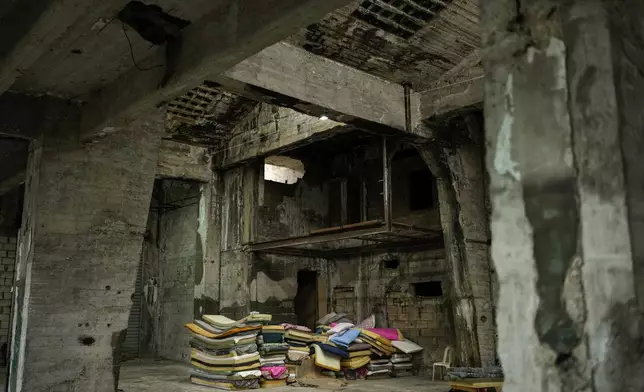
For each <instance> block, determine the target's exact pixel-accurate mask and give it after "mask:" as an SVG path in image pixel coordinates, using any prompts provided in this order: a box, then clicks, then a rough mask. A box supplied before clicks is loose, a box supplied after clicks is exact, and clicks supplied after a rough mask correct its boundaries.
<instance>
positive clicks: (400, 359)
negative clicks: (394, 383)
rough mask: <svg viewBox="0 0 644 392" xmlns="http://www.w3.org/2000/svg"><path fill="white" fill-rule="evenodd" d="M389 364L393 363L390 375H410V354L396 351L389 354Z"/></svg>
mask: <svg viewBox="0 0 644 392" xmlns="http://www.w3.org/2000/svg"><path fill="white" fill-rule="evenodd" d="M391 364H392V365H393V370H392V372H391V375H392V376H394V377H405V376H411V374H412V363H411V355H409V354H401V353H396V354H394V355H392V356H391Z"/></svg>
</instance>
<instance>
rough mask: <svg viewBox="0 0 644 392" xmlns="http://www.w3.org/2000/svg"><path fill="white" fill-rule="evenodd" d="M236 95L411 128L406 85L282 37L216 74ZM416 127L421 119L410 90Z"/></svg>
mask: <svg viewBox="0 0 644 392" xmlns="http://www.w3.org/2000/svg"><path fill="white" fill-rule="evenodd" d="M214 81H215V82H217V83H219V84H220V85H222V86H223V87H224V88H225V89H227V90H229V91H231V92H234V93H236V94H239V95H242V96H245V97H248V98H252V99H256V100H260V101H264V102H268V103H273V104H277V105H280V106H286V107H290V108H293V109H296V110H298V111H301V112H304V113H306V114H310V115H313V116H322V115H324V116H327V117H329V118H330V119H332V120H334V121H338V122H342V123H346V124H351V125H354V126H357V127H360V128H365V129H370V130H379V129H380V130H383V131H385V132H386V131H387V130H388V131H389V132H391V131H406V115H405V89H404V88H403V86H402V85H400V84H397V83H392V82H389V81H386V80H384V79H381V78H379V77H377V76H374V75H372V74H369V73H367V72H363V71H360V70H358V69H355V68H352V67H349V66H347V65H344V64H341V63H338V62H336V61H333V60H330V59H328V58H326V57H322V56H317V55H315V54H312V53H310V52H308V51H306V50H304V49H302V48H298V47H296V46H293V45H291V44H288V43H285V42H280V43H277V44H275V45H273V46H270V47H268V48H266V49H264V50H262V51H261V52H259V53H258V54H256V55H254V56H252V57H250V58H248V59H246V60H244V61H242V62H241V63H239V64H237V65H236V66H234V67H232V68H231V69H230V70H228V71H227V72H225V73H224V74H222V75H221V76H218V77H216V78H215V79H214ZM410 111H411V129H412V132H413V130H415V129H417V127H416V126H415V125H416V124H417V123H418V122H419V120H420V99H419V95H418V94H415V93H413V92H410Z"/></svg>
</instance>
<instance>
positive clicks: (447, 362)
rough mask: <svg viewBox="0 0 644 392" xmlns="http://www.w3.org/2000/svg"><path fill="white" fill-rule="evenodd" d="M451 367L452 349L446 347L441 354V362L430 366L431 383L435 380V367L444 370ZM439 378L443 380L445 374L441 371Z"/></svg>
mask: <svg viewBox="0 0 644 392" xmlns="http://www.w3.org/2000/svg"><path fill="white" fill-rule="evenodd" d="M451 365H452V347H451V346H447V347H445V352H444V353H443V361H442V362H435V363H434V365H433V366H432V381H434V380H435V379H436V378H435V377H436V367H439V368H445V370H447V369H449V368H450V367H451ZM441 376H443V377H442V378H443V379H444V378H445V374H444V373H443V370H441Z"/></svg>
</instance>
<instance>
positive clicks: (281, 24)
mask: <svg viewBox="0 0 644 392" xmlns="http://www.w3.org/2000/svg"><path fill="white" fill-rule="evenodd" d="M350 2H351V0H324V1H321V0H266V1H259V2H258V1H255V0H228V1H225V2H223V4H222V5H221V6H220V7H219V8H217V9H215V10H213V11H212V12H210V13H208V14H206V15H205V16H203V17H202V18H201V19H199V20H197V21H193V23H192V24H191V25H190V26H188V27H187V28H186V29H185V30H184V31H183V37H182V40H183V42H182V49H181V53H180V55H179V56H178V58H176V59H175V63H176V66H175V71H174V74H173V76H172V78H171V79H170V80H169V81H168V83H167V84H166V85H165V86H164V87H160V83H161V80H162V79H163V74H164V72H165V70H164V67H160V68H156V69H152V70H149V71H146V72H141V71H139V70H137V69H136V68H132V69H130V70H129V71H126V72H125V73H123V74H121V75H120V77H118V78H117V79H116V80H114V81H113V82H111V83H109V84H107V85H106V86H104V87H103V88H102V89H100V90H99V91H96V92H95V93H93V94H91V95H90V98H89V100H88V104H87V105H86V107H85V109H84V110H83V118H82V129H84V130H85V134H84V138H90V139H91V138H93V137H94V136H96V135H97V134H102V133H108V132H111V131H112V130H113V127H114V125H115V123H117V124H118V122H119V120H121V121H127V119H128V118H129V117H130V116H133V115H134V116H136V115H137V113H140V112H141V111H145V110H147V109H149V108H150V107H154V106H155V105H160V104H163V103H164V102H167V101H169V100H171V99H173V98H175V97H177V96H179V95H181V94H182V93H184V92H185V91H187V90H190V89H191V88H194V87H196V86H198V85H200V84H201V83H202V82H203V81H204V80H206V79H209V78H212V77H213V76H215V75H218V74H221V73H222V72H224V71H226V70H228V69H229V68H231V67H232V66H234V65H235V64H237V63H239V62H240V61H243V60H244V59H246V58H248V57H249V56H251V55H253V54H255V53H257V52H259V51H261V50H262V49H264V48H265V47H267V46H270V45H272V44H274V43H275V42H278V41H280V40H282V39H284V38H286V37H288V36H289V35H292V34H294V33H296V32H297V30H298V29H300V28H302V27H304V26H306V25H308V24H311V23H314V22H316V21H318V20H320V19H322V18H323V17H324V16H325V15H326V14H328V13H329V12H331V11H333V10H335V9H337V8H339V7H341V6H344V5H346V4H348V3H350ZM164 54H165V50H164V48H163V47H162V48H158V49H156V51H154V53H153V54H152V55H151V56H150V57H149V58H148V60H147V61H150V63H155V62H157V63H161V64H165V58H164Z"/></svg>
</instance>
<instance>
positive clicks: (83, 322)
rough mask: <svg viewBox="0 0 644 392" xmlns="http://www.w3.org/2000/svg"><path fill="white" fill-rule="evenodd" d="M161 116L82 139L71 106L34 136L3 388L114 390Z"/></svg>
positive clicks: (150, 187)
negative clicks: (64, 118) (59, 120)
mask: <svg viewBox="0 0 644 392" xmlns="http://www.w3.org/2000/svg"><path fill="white" fill-rule="evenodd" d="M163 118H164V116H162V115H161V114H160V113H159V114H158V115H156V114H155V115H154V116H152V117H144V118H138V119H136V120H132V121H129V122H127V123H126V125H124V126H119V127H115V128H111V129H110V133H107V134H103V135H100V136H97V137H95V138H94V139H92V140H89V141H82V140H80V138H79V137H78V133H77V132H75V131H74V130H75V129H78V117H77V116H76V115H75V114H73V113H71V114H70V116H69V118H68V120H67V121H65V123H61V124H59V126H58V127H57V129H58V131H56V132H51V133H49V132H48V133H46V134H44V135H42V136H41V137H40V138H39V139H37V140H36V141H35V142H33V143H32V146H31V151H30V157H29V163H28V171H27V179H26V184H25V207H24V212H23V227H22V229H21V233H20V239H19V248H18V249H19V255H18V267H17V276H16V294H15V298H16V304H15V305H16V309H17V313H16V317H14V324H13V339H12V345H11V347H12V356H11V358H12V359H11V364H10V390H11V391H15V392H19V391H71V390H74V391H99V392H113V391H114V390H115V389H116V384H117V382H118V373H119V365H120V363H119V362H120V349H119V345H120V342H121V337H122V331H124V330H125V329H126V327H127V320H128V315H129V312H130V307H131V305H132V299H131V296H132V294H133V292H134V282H135V278H136V271H137V266H138V264H139V261H140V255H141V246H142V241H143V235H144V233H145V228H146V219H147V215H148V210H149V207H150V198H151V193H152V186H153V182H154V177H155V171H156V165H157V156H158V147H159V143H160V141H161V136H162V135H163V132H164V130H165V127H164V122H163Z"/></svg>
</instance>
